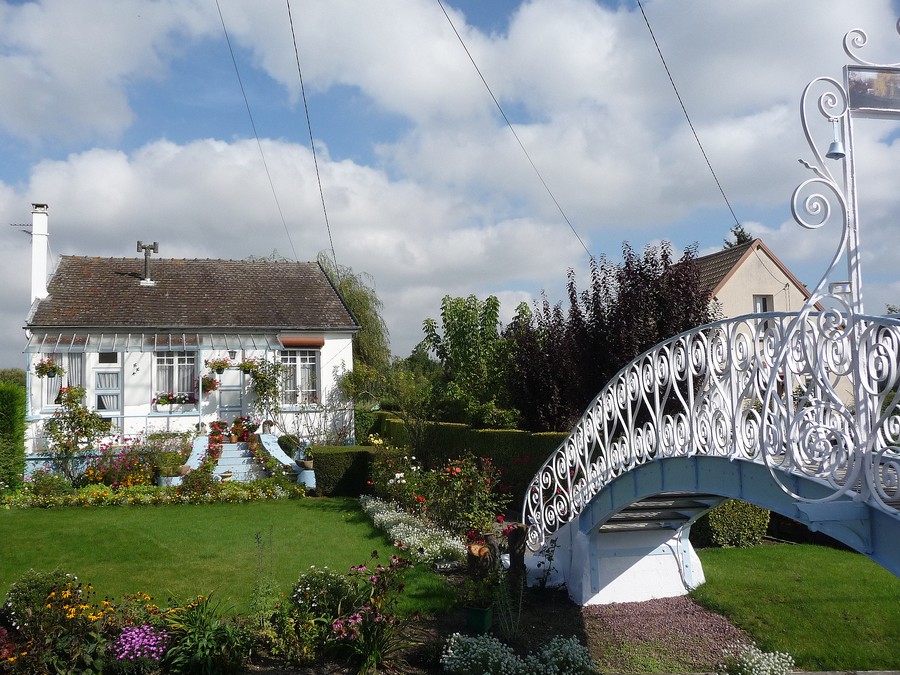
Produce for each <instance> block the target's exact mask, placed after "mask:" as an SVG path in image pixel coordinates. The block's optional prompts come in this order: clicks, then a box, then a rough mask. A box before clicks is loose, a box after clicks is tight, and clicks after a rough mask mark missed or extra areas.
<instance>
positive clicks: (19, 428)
mask: <svg viewBox="0 0 900 675" xmlns="http://www.w3.org/2000/svg"><path fill="white" fill-rule="evenodd" d="M0 372H2V371H0ZM25 410H26V405H25V388H24V387H23V386H19V385H18V384H14V383H11V382H9V381H3V380H2V378H0V493H2V492H4V491H6V490H15V489H17V488H18V487H20V486H21V484H22V474H23V473H24V471H25Z"/></svg>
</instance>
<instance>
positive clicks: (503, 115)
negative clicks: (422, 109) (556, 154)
mask: <svg viewBox="0 0 900 675" xmlns="http://www.w3.org/2000/svg"><path fill="white" fill-rule="evenodd" d="M437 3H438V4H439V5H440V6H441V11H442V12H443V13H444V16H445V17H446V18H447V22H448V23H449V24H450V27H451V28H452V29H453V32H454V33H455V34H456V39H457V40H459V43H460V44H461V45H462V48H463V49H464V50H465V52H466V56H468V57H469V61H471V62H472V65H473V66H474V67H475V72H477V73H478V77H480V78H481V82H482V84H484V86H485V89H487V91H488V93H489V94H490V95H491V99H493V101H494V105H495V106H497V110H499V111H500V115H501V116H502V117H503V120H504V121H505V122H506V126H507V127H509V130H510V131H511V132H512V135H513V136H514V137H515V139H516V142H517V143H518V144H519V147H520V148H521V149H522V152H523V153H524V154H525V157H526V159H528V163H529V164H531V168H532V169H534V172H535V174H537V177H538V179H539V180H540V181H541V185H543V186H544V190H546V192H547V194H548V195H550V199H552V200H553V203H554V204H555V205H556V208H557V210H558V211H559V213H560V215H561V216H562V217H563V220H565V221H566V224H567V225H568V226H569V229H570V230H572V234H574V235H575V238H576V239H577V240H578V243H579V244H581V248H583V249H584V251H585V253H587V254H588V256H590V257H591V258H593V257H594V256H593V255H592V254H591V252H590V251H589V250H588V247H587V246H585V244H584V241H582V239H581V237H580V236H579V234H578V231H577V230H576V229H575V226H574V225H573V224H572V221H570V220H569V217H568V216H567V215H566V212H565V211H563V208H562V206H561V205H560V203H559V201H557V199H556V197H555V196H554V194H553V191H552V190H551V189H550V186H549V185H547V181H545V180H544V177H543V176H542V175H541V172H540V171H539V170H538V168H537V166H536V165H535V163H534V161H533V160H532V159H531V155H529V154H528V150H526V149H525V145H524V144H523V143H522V140H521V139H520V138H519V134H517V133H516V130H515V129H514V128H513V125H512V123H511V122H510V121H509V118H508V117H507V116H506V113H505V112H504V111H503V107H502V106H501V105H500V102H499V101H498V100H497V97H496V96H494V92H493V91H492V90H491V87H490V85H489V84H488V83H487V80H486V79H485V77H484V75H483V74H482V73H481V69H480V68H479V67H478V64H477V63H475V59H474V58H473V57H472V53H471V52H470V51H469V48H468V47H467V46H466V43H465V41H464V40H463V39H462V36H461V35H460V34H459V31H458V30H456V26H455V25H453V20H452V19H451V18H450V15H449V14H447V10H446V9H445V8H444V3H443V2H441V0H437Z"/></svg>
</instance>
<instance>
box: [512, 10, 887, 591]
mask: <svg viewBox="0 0 900 675" xmlns="http://www.w3.org/2000/svg"><path fill="white" fill-rule="evenodd" d="M898 31H900V22H898ZM865 42H866V39H865V34H864V33H863V32H862V31H859V30H855V31H851V32H850V33H848V34H847V36H845V39H844V49H845V51H846V52H847V54H848V55H849V56H850V57H851V58H852V59H853V60H854V61H855V62H856V63H857V64H860V65H861V66H864V67H868V66H872V69H871V70H873V71H875V75H876V76H878V73H888V74H889V75H890V76H892V77H897V78H900V64H894V65H892V66H874V64H869V63H868V62H865V61H863V60H861V59H859V58H858V57H857V56H856V54H855V51H856V50H858V49H860V48H861V47H862V46H863V45H865ZM849 68H857V66H854V67H849ZM864 69H865V68H864ZM844 75H845V76H844V86H842V85H841V84H840V83H838V82H837V81H836V80H833V79H831V78H825V77H822V78H818V79H816V80H814V81H813V82H812V83H810V85H809V86H808V87H807V88H806V90H805V91H804V93H803V96H802V98H801V121H802V123H803V128H804V132H805V134H806V138H807V140H808V142H809V145H810V147H811V148H812V151H813V154H814V162H813V163H812V164H810V163H808V162H803V164H804V165H805V166H806V167H807V168H809V169H810V170H812V171H813V173H814V174H815V177H814V178H810V179H809V180H807V181H805V182H804V183H802V184H801V185H800V186H799V187H798V188H797V189H796V190H795V192H794V196H793V201H792V209H793V213H794V217H795V219H796V220H797V221H798V222H799V223H800V224H801V225H802V226H804V227H807V228H811V229H812V228H817V227H821V226H822V225H824V224H826V223H827V222H829V220H831V219H832V218H833V217H834V216H840V217H841V235H840V241H839V244H838V246H837V249H836V252H835V255H834V258H833V259H832V262H831V264H830V266H829V268H828V270H827V271H826V273H825V274H824V275H823V277H822V279H821V280H820V281H819V283H818V285H817V286H816V288H815V289H814V290H813V292H812V294H811V297H810V299H809V301H808V302H807V303H806V304H805V305H804V307H803V308H802V310H801V311H800V312H799V313H797V314H765V315H753V316H745V317H739V318H736V319H729V320H726V321H721V322H718V323H715V324H711V325H708V326H703V327H700V328H697V329H695V330H692V331H690V332H687V333H683V334H681V335H678V336H676V337H674V338H672V339H670V340H668V341H666V342H664V343H662V344H660V345H657V346H656V347H654V348H653V349H651V350H650V351H649V352H647V353H645V354H644V355H642V356H640V357H639V358H637V359H636V360H635V361H633V362H632V363H630V364H629V365H628V366H626V367H625V368H623V369H622V370H621V371H620V372H619V373H618V375H616V376H615V377H614V378H613V380H612V381H611V382H610V383H609V384H607V385H606V387H604V389H603V390H602V391H601V392H600V393H599V394H598V395H597V397H596V398H595V399H594V401H593V402H592V403H591V404H590V406H589V407H588V409H587V411H586V412H585V413H584V415H583V417H582V418H581V421H580V422H579V423H578V425H577V426H576V427H575V429H574V430H573V431H572V432H571V434H570V435H569V437H568V438H567V439H566V441H565V442H564V443H563V444H562V445H561V446H560V447H559V448H557V450H556V451H554V453H553V454H552V455H551V456H550V458H549V459H548V460H547V461H546V462H545V464H544V465H543V467H542V468H541V469H540V470H539V471H538V473H537V474H536V475H535V477H534V479H533V481H532V483H531V485H530V487H529V489H528V491H527V493H526V495H525V501H524V507H523V512H524V515H525V519H526V522H528V523H529V525H530V527H529V530H528V546H529V548H530V549H532V550H533V551H539V550H541V549H542V548H545V547H546V546H548V545H549V544H551V542H555V543H554V544H553V545H554V546H556V547H557V548H556V550H555V554H554V565H555V566H556V567H557V568H558V569H559V570H560V571H561V572H562V573H563V576H564V577H565V580H566V583H567V585H568V588H569V593H570V595H572V597H573V598H574V599H575V600H576V601H578V602H581V603H582V604H590V603H602V602H614V601H626V600H641V599H648V598H652V597H663V596H667V595H678V594H681V593H685V592H687V590H688V589H690V588H692V587H694V586H696V585H698V584H699V583H702V581H703V572H702V568H701V566H700V563H699V560H698V559H697V557H696V555H695V554H694V552H693V549H692V548H691V545H690V542H689V540H688V538H687V534H688V533H689V531H690V525H691V523H692V522H693V521H694V520H695V519H696V518H697V517H699V515H701V514H702V513H703V512H705V511H707V510H708V509H709V508H711V507H712V506H714V505H715V504H717V503H718V502H719V501H721V500H722V499H723V498H727V497H732V498H738V499H742V500H744V501H747V502H751V503H755V504H758V505H760V506H764V507H766V508H768V509H770V510H773V511H776V512H778V513H781V514H782V515H784V516H787V517H789V518H792V519H795V520H798V521H800V522H803V523H805V524H807V525H808V526H809V527H810V528H811V529H813V530H821V531H823V532H826V533H827V534H829V535H830V536H832V537H833V538H835V539H837V540H839V541H842V542H844V543H846V544H847V545H849V546H851V547H852V548H854V549H856V550H858V551H860V552H862V553H864V554H865V555H867V556H869V557H870V558H872V559H873V560H875V561H876V562H878V563H879V564H881V565H883V566H884V567H886V568H887V569H888V570H890V571H891V572H893V573H894V574H896V575H898V576H900V321H898V320H896V319H893V318H888V317H875V316H866V315H864V314H863V312H862V299H861V281H860V269H859V252H858V248H857V244H858V242H857V236H858V232H857V218H856V187H855V176H854V171H853V162H852V119H851V118H852V116H853V115H852V114H861V113H859V111H858V110H857V109H856V107H855V105H854V101H853V100H852V96H848V90H849V87H848V85H847V82H848V69H847V68H845V73H844ZM816 88H824V89H825V92H824V93H822V94H821V95H819V97H818V98H817V99H816V98H815V95H814V94H813V91H814V90H815V89H816ZM813 103H815V104H816V107H817V109H818V112H819V113H821V115H822V116H823V117H824V118H825V119H826V120H827V121H828V122H830V123H833V124H834V129H835V133H836V134H837V132H838V131H840V132H841V134H840V136H837V135H836V136H835V139H834V142H833V143H832V144H831V146H830V147H829V150H828V153H827V155H826V158H828V159H842V160H844V162H843V167H844V172H843V176H842V180H840V181H838V180H836V179H835V178H834V176H833V175H832V174H831V172H830V170H829V168H828V166H826V163H825V161H824V158H823V156H822V154H821V153H820V151H819V150H818V148H817V147H816V144H815V142H814V141H813V134H812V133H811V131H810V128H809V125H808V123H807V112H808V111H809V110H812V109H813V108H812V104H813ZM895 103H896V106H895V107H894V109H893V112H894V113H896V112H897V111H900V100H898V101H896V102H895ZM864 112H870V111H864ZM881 112H883V111H881ZM851 113H852V114H851ZM869 116H871V115H869ZM839 124H840V127H839ZM844 141H846V145H847V147H846V149H845V147H844ZM834 219H837V218H836V217H835V218H834ZM845 260H846V264H847V271H848V273H849V278H850V281H849V282H845V283H843V284H840V285H839V286H842V287H843V288H844V289H845V291H844V292H834V286H835V285H834V284H831V285H829V283H828V280H829V276H830V275H831V274H832V273H834V272H835V270H836V269H837V267H838V263H839V262H843V261H845ZM823 307H824V309H823Z"/></svg>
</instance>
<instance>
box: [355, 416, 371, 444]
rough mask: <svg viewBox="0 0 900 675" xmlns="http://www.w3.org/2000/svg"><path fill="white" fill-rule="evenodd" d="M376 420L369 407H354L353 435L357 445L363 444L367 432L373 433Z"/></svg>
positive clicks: (367, 434) (367, 435)
mask: <svg viewBox="0 0 900 675" xmlns="http://www.w3.org/2000/svg"><path fill="white" fill-rule="evenodd" d="M376 421H377V418H376V417H375V413H374V412H373V411H372V409H371V408H356V409H355V410H354V411H353V437H354V438H355V439H356V443H357V445H363V444H364V443H365V441H366V439H367V438H368V437H369V434H372V433H375V423H376Z"/></svg>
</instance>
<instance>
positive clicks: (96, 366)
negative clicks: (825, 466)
mask: <svg viewBox="0 0 900 675" xmlns="http://www.w3.org/2000/svg"><path fill="white" fill-rule="evenodd" d="M47 240H48V214H47V206H46V205H43V204H35V205H33V219H32V280H31V281H32V291H31V293H32V305H31V310H30V312H29V315H28V318H27V321H26V326H25V329H26V331H27V337H28V343H27V347H26V356H27V371H28V379H27V390H28V394H27V395H28V417H27V421H28V423H29V424H28V432H27V437H26V446H27V448H28V449H29V451H30V452H40V451H42V450H44V449H45V447H44V443H43V435H42V425H43V422H44V421H45V420H47V419H48V418H49V417H51V416H52V415H53V413H54V411H55V410H57V409H58V405H57V400H58V396H59V391H60V388H61V387H68V386H80V387H84V389H85V392H86V404H87V405H88V407H89V408H93V409H96V410H97V411H98V412H100V414H102V415H104V416H106V417H109V418H110V419H111V420H112V422H113V428H114V429H115V431H116V433H118V434H122V435H125V436H136V435H140V434H147V433H152V432H154V431H195V432H200V433H202V432H203V431H204V430H205V429H206V428H208V425H209V423H210V422H212V421H215V420H219V419H222V420H226V421H228V422H231V421H232V420H233V419H234V418H235V417H238V416H249V417H251V418H255V419H257V420H258V421H260V422H266V421H268V422H270V423H272V425H273V427H274V431H275V432H276V433H277V432H282V433H293V434H297V435H298V436H300V437H301V439H307V440H311V441H321V440H323V439H324V438H325V437H326V436H329V439H328V440H332V439H333V438H334V435H338V436H340V433H341V431H344V432H346V435H347V436H348V437H352V433H353V432H352V429H353V424H352V406H351V405H349V404H347V403H341V402H338V401H336V398H335V393H336V392H335V380H336V378H337V377H338V376H339V375H340V374H341V373H342V372H344V371H349V370H351V369H352V368H353V348H352V337H353V335H354V334H355V333H356V332H357V331H358V330H359V325H358V323H357V322H356V320H355V318H354V317H353V315H352V314H351V312H350V311H349V310H348V308H347V306H346V305H345V304H344V302H343V300H342V299H341V297H340V295H339V294H338V293H337V291H336V290H335V288H334V287H333V286H332V284H331V283H330V281H329V280H328V277H327V276H326V275H325V273H324V271H323V270H322V268H321V267H320V265H319V264H318V263H316V262H275V261H271V260H181V259H164V258H154V257H152V254H153V253H155V252H158V250H159V247H158V245H157V244H156V243H153V244H152V245H142V243H141V242H138V251H139V253H141V254H143V255H138V256H137V257H134V258H100V257H87V256H69V255H66V256H62V257H61V258H60V259H59V261H58V263H57V265H56V268H55V270H54V271H53V272H52V274H51V275H50V276H49V280H48V274H47V272H48V262H47V259H48V245H47ZM215 360H220V361H221V360H224V361H226V363H224V364H222V363H219V364H215V363H212V364H210V363H209V362H210V361H215ZM254 360H255V361H267V362H277V363H280V364H281V365H282V366H283V369H282V379H281V387H280V392H279V398H280V401H279V402H278V403H279V407H280V413H279V414H277V415H271V417H274V419H268V420H264V419H260V417H261V414H260V412H259V411H258V410H257V407H256V406H255V405H254V404H255V399H254V388H253V381H252V377H251V376H250V375H249V374H248V373H246V372H244V370H242V369H241V367H240V365H241V364H242V363H244V362H247V361H254ZM51 363H52V365H53V367H52V368H48V367H47V366H48V364H51ZM216 365H219V366H224V367H222V368H221V372H216V368H215V367H214V366H216ZM59 366H61V368H62V369H61V370H58V369H57V370H55V368H58V367H59ZM245 369H246V368H245ZM48 371H49V372H48ZM39 372H42V373H43V376H40V375H39Z"/></svg>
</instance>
